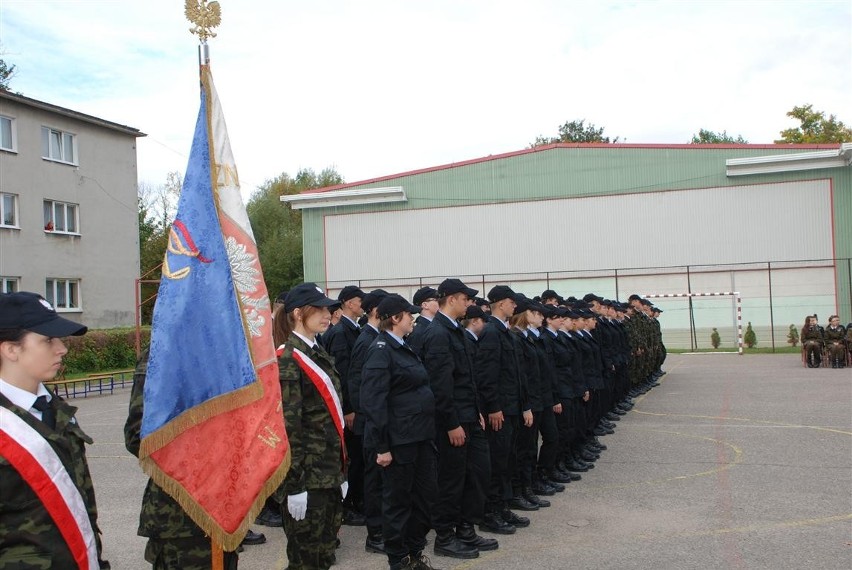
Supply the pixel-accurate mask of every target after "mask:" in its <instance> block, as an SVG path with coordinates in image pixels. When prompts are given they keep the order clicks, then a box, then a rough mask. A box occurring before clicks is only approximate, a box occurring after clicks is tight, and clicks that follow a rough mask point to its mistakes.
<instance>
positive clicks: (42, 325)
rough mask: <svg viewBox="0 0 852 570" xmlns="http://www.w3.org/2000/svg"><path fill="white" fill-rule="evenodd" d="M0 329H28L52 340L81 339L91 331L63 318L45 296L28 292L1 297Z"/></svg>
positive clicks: (6, 294)
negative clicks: (80, 337)
mask: <svg viewBox="0 0 852 570" xmlns="http://www.w3.org/2000/svg"><path fill="white" fill-rule="evenodd" d="M0 329H24V330H28V331H30V332H34V333H38V334H41V335H44V336H49V337H51V338H62V337H64V336H80V335H82V334H86V331H87V330H88V328H87V327H85V326H83V325H81V324H80V323H75V322H74V321H69V320H68V319H64V318H62V317H60V316H59V315H58V314H56V310H55V309H54V308H53V307H52V306H51V305H50V303H48V302H47V301H46V300H45V299H44V297H42V296H41V295H39V294H37V293H29V292H27V291H20V292H17V293H2V294H0Z"/></svg>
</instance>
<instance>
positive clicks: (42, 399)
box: [33, 396, 56, 429]
mask: <svg viewBox="0 0 852 570" xmlns="http://www.w3.org/2000/svg"><path fill="white" fill-rule="evenodd" d="M33 408H34V409H36V410H38V411H40V412H41V421H43V422H44V423H46V424H47V425H48V426H49V427H50V429H56V410H54V409H53V407H52V406H51V405H50V402H48V401H47V396H39V397H38V398H36V401H35V403H34V404H33Z"/></svg>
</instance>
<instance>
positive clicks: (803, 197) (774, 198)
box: [324, 180, 832, 281]
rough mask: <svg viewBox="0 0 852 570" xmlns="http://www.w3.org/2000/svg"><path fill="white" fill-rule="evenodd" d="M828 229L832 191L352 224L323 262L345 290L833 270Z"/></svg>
mask: <svg viewBox="0 0 852 570" xmlns="http://www.w3.org/2000/svg"><path fill="white" fill-rule="evenodd" d="M765 220H770V221H771V223H768V224H767V223H765V222H764V221H765ZM830 220H831V203H830V186H829V183H828V181H824V180H823V181H810V182H793V183H785V184H768V185H758V186H747V187H734V188H711V189H702V190H689V191H672V192H665V193H659V192H658V193H649V194H623V195H616V196H600V197H589V198H573V199H562V200H546V201H528V202H512V203H502V204H489V205H478V206H459V207H454V208H425V209H412V210H406V211H397V212H372V213H363V214H345V215H337V216H326V218H325V220H324V223H325V236H326V252H325V255H326V257H325V259H326V270H327V272H328V280H329V281H343V280H356V279H364V278H366V279H375V278H392V277H414V276H419V275H442V274H445V275H465V274H490V273H528V272H537V271H549V270H554V269H570V270H591V269H598V268H601V267H654V266H675V265H687V264H707V265H710V264H717V263H744V262H750V261H753V260H756V259H809V258H810V259H813V258H828V257H831V255H832V243H831V222H830ZM791 231H792V232H795V233H797V236H796V237H795V238H794V239H791ZM365 252H369V253H368V254H367V255H364V253H365ZM353 253H354V255H353Z"/></svg>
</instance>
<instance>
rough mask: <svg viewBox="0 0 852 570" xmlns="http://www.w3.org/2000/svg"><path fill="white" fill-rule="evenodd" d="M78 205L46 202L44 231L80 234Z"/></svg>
mask: <svg viewBox="0 0 852 570" xmlns="http://www.w3.org/2000/svg"><path fill="white" fill-rule="evenodd" d="M78 209H79V206H77V204H66V203H65V202H55V201H53V200H45V201H44V231H46V232H53V233H59V234H79V233H80V231H79V227H80V226H79V223H78V219H77V211H78Z"/></svg>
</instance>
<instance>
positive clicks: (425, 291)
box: [412, 287, 438, 305]
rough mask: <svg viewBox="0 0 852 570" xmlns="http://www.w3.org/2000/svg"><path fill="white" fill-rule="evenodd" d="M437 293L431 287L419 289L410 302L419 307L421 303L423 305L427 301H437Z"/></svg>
mask: <svg viewBox="0 0 852 570" xmlns="http://www.w3.org/2000/svg"><path fill="white" fill-rule="evenodd" d="M437 298H438V291H437V290H436V289H434V288H432V287H421V288H420V289H418V290H417V291H415V292H414V298H413V299H412V301H413V302H414V304H415V305H420V304H421V303H425V302H426V300H427V299H437Z"/></svg>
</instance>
